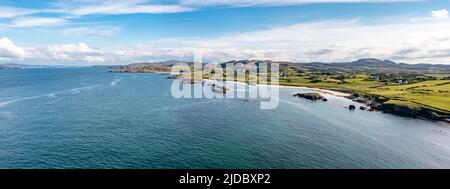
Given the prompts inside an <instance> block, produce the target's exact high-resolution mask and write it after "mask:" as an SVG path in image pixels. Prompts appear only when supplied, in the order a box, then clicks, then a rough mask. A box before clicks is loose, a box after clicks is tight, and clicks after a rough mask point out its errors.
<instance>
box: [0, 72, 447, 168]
mask: <svg viewBox="0 0 450 189" xmlns="http://www.w3.org/2000/svg"><path fill="white" fill-rule="evenodd" d="M166 77H167V75H162V74H158V73H109V72H108V70H106V69H94V68H61V69H25V70H2V71H0V120H1V121H0V168H282V169H283V168H450V135H449V133H450V128H448V127H446V126H444V125H441V124H438V123H436V122H431V121H426V120H420V119H413V118H404V117H399V116H394V115H390V114H384V113H381V112H368V111H361V110H355V111H349V110H348V109H347V108H346V107H347V106H348V105H349V104H355V103H354V102H352V101H350V100H348V99H345V98H342V97H334V96H330V95H328V96H326V97H327V98H328V100H329V101H328V102H314V101H309V100H306V99H301V98H295V97H293V96H292V95H293V94H294V93H297V92H308V91H309V90H306V89H295V88H281V89H280V102H279V106H278V107H277V108H276V109H270V110H265V109H260V106H259V102H258V101H253V100H249V101H246V100H243V99H225V98H223V99H219V98H215V99H207V98H199V99H195V98H191V99H176V98H173V97H172V94H171V90H170V89H171V84H172V82H173V80H170V79H166Z"/></svg>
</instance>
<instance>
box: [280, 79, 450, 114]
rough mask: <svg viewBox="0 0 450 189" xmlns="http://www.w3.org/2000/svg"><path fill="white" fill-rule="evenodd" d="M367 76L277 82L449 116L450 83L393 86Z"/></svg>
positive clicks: (434, 82)
mask: <svg viewBox="0 0 450 189" xmlns="http://www.w3.org/2000/svg"><path fill="white" fill-rule="evenodd" d="M368 77H369V76H367V75H355V76H353V78H351V79H343V80H342V81H343V82H342V83H339V82H336V81H330V80H329V79H326V78H327V77H321V78H320V79H319V80H320V81H319V82H317V81H316V82H311V80H310V79H308V78H307V77H301V76H289V77H286V78H282V79H281V80H280V85H289V86H306V87H316V88H323V89H332V90H338V91H344V92H349V93H353V94H354V93H357V94H360V95H366V96H375V97H378V98H382V99H385V100H386V102H385V103H387V104H398V105H404V106H408V107H424V108H429V109H432V110H435V111H437V112H439V113H441V114H450V80H430V81H423V82H418V83H414V84H396V83H386V82H380V81H370V80H367V79H368Z"/></svg>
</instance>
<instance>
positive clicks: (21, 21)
mask: <svg viewBox="0 0 450 189" xmlns="http://www.w3.org/2000/svg"><path fill="white" fill-rule="evenodd" d="M66 23H68V21H67V20H66V19H62V18H48V17H22V18H17V19H14V20H13V21H12V23H11V25H12V26H13V27H37V26H55V25H62V24H66Z"/></svg>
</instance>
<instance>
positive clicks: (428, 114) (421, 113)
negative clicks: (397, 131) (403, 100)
mask: <svg viewBox="0 0 450 189" xmlns="http://www.w3.org/2000/svg"><path fill="white" fill-rule="evenodd" d="M374 109H377V110H379V111H382V112H386V113H391V114H395V115H400V116H407V117H423V118H427V119H431V120H440V119H443V118H445V116H440V115H438V114H437V113H436V112H434V111H433V110H430V109H428V108H414V107H408V106H403V105H398V104H379V105H377V106H375V107H374Z"/></svg>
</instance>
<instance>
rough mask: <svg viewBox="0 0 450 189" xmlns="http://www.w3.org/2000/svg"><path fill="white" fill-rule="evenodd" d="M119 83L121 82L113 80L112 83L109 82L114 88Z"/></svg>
mask: <svg viewBox="0 0 450 189" xmlns="http://www.w3.org/2000/svg"><path fill="white" fill-rule="evenodd" d="M120 81H122V79H115V80H114V81H111V86H116V85H117V83H119V82H120Z"/></svg>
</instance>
